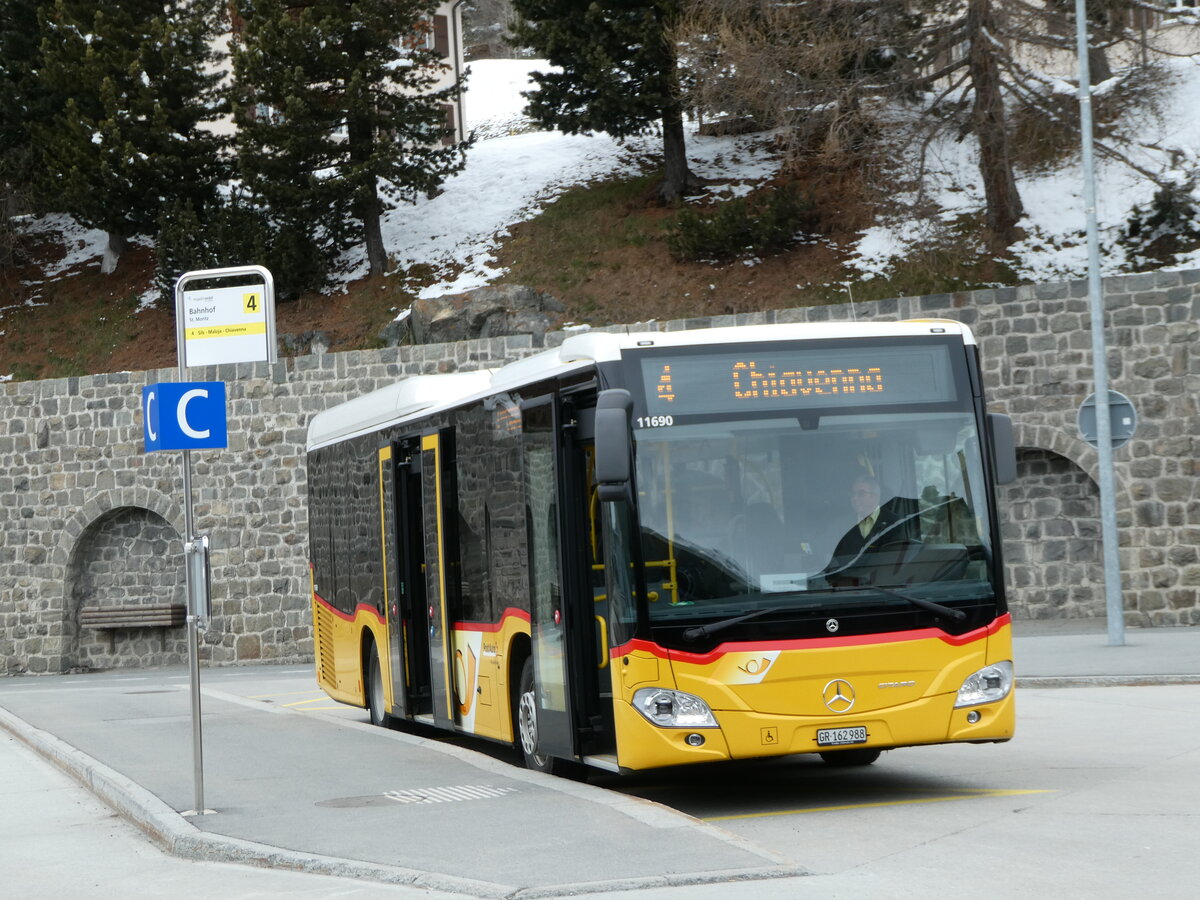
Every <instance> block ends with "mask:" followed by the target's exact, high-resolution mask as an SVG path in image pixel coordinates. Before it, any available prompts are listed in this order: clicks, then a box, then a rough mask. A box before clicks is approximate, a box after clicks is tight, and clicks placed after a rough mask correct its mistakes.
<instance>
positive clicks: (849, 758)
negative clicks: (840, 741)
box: [821, 748, 883, 768]
mask: <svg viewBox="0 0 1200 900" xmlns="http://www.w3.org/2000/svg"><path fill="white" fill-rule="evenodd" d="M882 752H883V751H882V750H875V749H868V748H863V749H861V750H829V751H827V752H825V753H822V754H821V759H823V760H824V761H825V764H826V765H829V766H838V767H847V768H848V767H850V766H869V765H870V764H871V763H873V762H875V760H877V759H879V754H880V753H882Z"/></svg>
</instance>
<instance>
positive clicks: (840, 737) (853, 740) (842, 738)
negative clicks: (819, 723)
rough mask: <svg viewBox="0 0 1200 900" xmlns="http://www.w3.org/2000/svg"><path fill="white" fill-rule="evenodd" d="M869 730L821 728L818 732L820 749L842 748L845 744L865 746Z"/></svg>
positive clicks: (863, 728) (863, 727) (864, 728)
mask: <svg viewBox="0 0 1200 900" xmlns="http://www.w3.org/2000/svg"><path fill="white" fill-rule="evenodd" d="M866 742H867V729H866V727H865V726H861V725H860V726H857V727H855V728H821V729H819V730H818V731H817V746H818V747H841V746H843V745H845V744H865V743H866Z"/></svg>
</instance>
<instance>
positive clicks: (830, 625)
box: [825, 619, 841, 634]
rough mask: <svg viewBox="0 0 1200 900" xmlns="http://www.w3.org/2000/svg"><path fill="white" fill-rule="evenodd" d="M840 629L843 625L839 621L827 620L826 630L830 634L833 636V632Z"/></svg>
mask: <svg viewBox="0 0 1200 900" xmlns="http://www.w3.org/2000/svg"><path fill="white" fill-rule="evenodd" d="M840 627H841V625H839V624H838V620H837V619H827V620H826V622H825V630H826V631H828V632H829V633H830V634H833V632H835V631H837V630H838V629H839V628H840Z"/></svg>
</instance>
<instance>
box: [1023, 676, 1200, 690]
mask: <svg viewBox="0 0 1200 900" xmlns="http://www.w3.org/2000/svg"><path fill="white" fill-rule="evenodd" d="M1172 684H1200V675H1026V676H1024V677H1018V678H1017V679H1016V686H1017V687H1018V688H1021V689H1025V688H1068V687H1152V686H1157V685H1172Z"/></svg>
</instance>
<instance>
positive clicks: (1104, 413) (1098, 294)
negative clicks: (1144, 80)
mask: <svg viewBox="0 0 1200 900" xmlns="http://www.w3.org/2000/svg"><path fill="white" fill-rule="evenodd" d="M1075 34H1076V44H1077V47H1078V53H1079V130H1080V136H1081V139H1082V150H1083V198H1084V211H1085V213H1086V214H1087V247H1088V302H1089V305H1090V308H1091V318H1092V367H1093V370H1094V375H1095V380H1096V442H1097V445H1098V446H1097V450H1098V451H1099V453H1100V525H1101V535H1102V540H1103V544H1104V596H1105V610H1106V614H1107V619H1108V644H1109V646H1110V647H1120V646H1123V645H1124V643H1125V610H1124V601H1123V599H1122V596H1121V559H1120V555H1119V552H1118V532H1117V504H1116V488H1115V485H1114V479H1113V451H1112V419H1111V417H1110V414H1109V404H1108V350H1107V348H1106V346H1105V342H1104V296H1103V289H1102V286H1101V283H1100V237H1099V232H1098V228H1097V224H1096V162H1095V156H1094V149H1093V146H1092V84H1091V80H1092V76H1091V71H1090V66H1089V64H1088V28H1087V9H1086V5H1085V0H1075Z"/></svg>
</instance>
